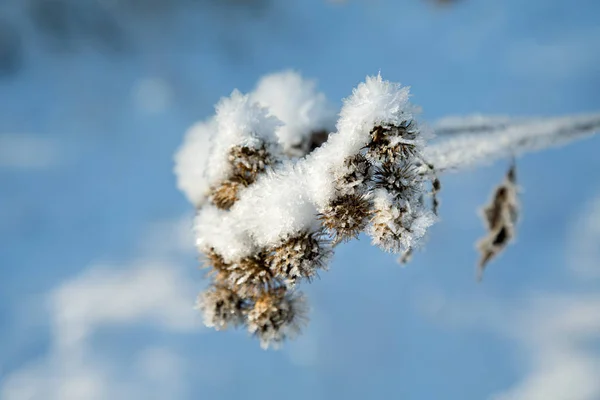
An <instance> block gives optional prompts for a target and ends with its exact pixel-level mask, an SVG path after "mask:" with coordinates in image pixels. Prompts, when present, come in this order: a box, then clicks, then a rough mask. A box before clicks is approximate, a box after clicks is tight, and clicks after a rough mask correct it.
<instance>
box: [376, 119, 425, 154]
mask: <svg viewBox="0 0 600 400" xmlns="http://www.w3.org/2000/svg"><path fill="white" fill-rule="evenodd" d="M418 134H419V131H418V129H417V127H416V124H415V123H414V122H413V121H404V122H402V123H401V124H400V125H399V126H376V127H374V128H373V130H372V131H371V142H369V144H367V146H366V148H367V152H366V156H367V158H369V159H372V160H375V161H389V162H396V161H398V160H402V159H408V158H412V157H413V156H414V155H415V152H416V147H415V145H414V144H413V143H410V142H411V141H414V140H415V139H416V138H417V136H418Z"/></svg>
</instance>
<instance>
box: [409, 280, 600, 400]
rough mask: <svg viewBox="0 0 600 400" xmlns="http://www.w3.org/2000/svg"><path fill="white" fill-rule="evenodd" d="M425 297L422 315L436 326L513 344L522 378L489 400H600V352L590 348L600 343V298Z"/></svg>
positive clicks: (535, 296) (552, 295)
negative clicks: (491, 334) (474, 331)
mask: <svg viewBox="0 0 600 400" xmlns="http://www.w3.org/2000/svg"><path fill="white" fill-rule="evenodd" d="M421 296H423V295H421ZM421 296H419V303H421V304H423V303H424V306H422V308H421V311H422V312H423V313H424V314H426V315H428V316H429V317H431V318H434V319H435V320H436V321H438V322H440V321H441V322H442V323H443V324H445V325H449V326H452V327H454V328H457V327H463V328H464V327H468V328H470V329H484V330H487V331H491V332H494V333H496V334H499V335H500V336H501V337H503V338H504V339H508V340H509V341H510V342H512V344H513V346H514V349H515V355H518V357H515V358H516V359H517V360H518V361H519V365H518V370H519V371H522V372H523V373H522V376H521V377H520V378H519V380H518V381H517V382H515V383H514V384H513V385H512V386H511V387H509V388H506V389H505V390H503V391H501V392H500V393H496V394H494V395H492V396H490V399H491V400H597V399H599V398H600V380H599V379H598V377H599V376H600V353H599V352H598V351H595V350H594V349H593V348H591V347H592V346H590V344H592V343H594V342H597V341H598V340H600V294H575V293H571V294H566V295H564V294H552V293H546V294H536V295H531V296H528V297H524V298H516V299H512V300H511V301H500V300H497V299H496V300H494V299H477V301H459V302H453V301H452V300H450V299H448V298H447V297H445V296H444V295H443V294H441V293H439V292H436V291H429V292H428V293H427V296H423V297H421ZM425 299H433V300H431V301H429V300H426V301H423V300H425Z"/></svg>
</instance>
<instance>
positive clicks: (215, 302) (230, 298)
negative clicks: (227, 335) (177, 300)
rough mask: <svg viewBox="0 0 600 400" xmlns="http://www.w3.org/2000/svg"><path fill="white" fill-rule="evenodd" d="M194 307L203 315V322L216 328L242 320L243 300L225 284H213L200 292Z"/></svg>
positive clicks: (224, 327) (234, 324) (225, 327)
mask: <svg viewBox="0 0 600 400" xmlns="http://www.w3.org/2000/svg"><path fill="white" fill-rule="evenodd" d="M196 307H197V308H198V309H199V310H201V311H202V314H203V315H204V324H205V325H206V326H209V327H214V328H215V329H216V330H221V329H227V328H228V327H229V326H239V325H241V324H242V323H243V321H244V300H243V299H242V298H241V297H240V296H238V294H237V293H236V292H235V291H234V290H232V289H231V288H229V287H227V286H223V285H213V286H212V287H210V288H209V289H208V290H206V291H204V292H202V293H201V294H200V295H199V296H198V301H197V304H196Z"/></svg>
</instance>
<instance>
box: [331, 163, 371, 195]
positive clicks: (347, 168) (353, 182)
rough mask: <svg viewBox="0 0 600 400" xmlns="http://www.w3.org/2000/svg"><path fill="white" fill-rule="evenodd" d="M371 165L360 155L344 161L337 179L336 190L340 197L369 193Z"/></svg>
mask: <svg viewBox="0 0 600 400" xmlns="http://www.w3.org/2000/svg"><path fill="white" fill-rule="evenodd" d="M370 171H371V163H370V162H369V161H368V160H367V159H366V158H365V156H364V155H362V154H360V153H358V154H355V155H353V156H351V157H348V158H346V159H345V160H344V165H343V168H341V169H340V171H339V172H338V174H337V176H336V178H335V189H336V191H337V192H338V194H339V195H341V196H344V195H353V194H363V193H365V192H366V191H368V189H369V187H368V184H369V181H370V179H371V177H370Z"/></svg>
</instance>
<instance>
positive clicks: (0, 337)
mask: <svg viewBox="0 0 600 400" xmlns="http://www.w3.org/2000/svg"><path fill="white" fill-rule="evenodd" d="M99 4H100V3H99ZM107 4H108V3H107ZM207 4H208V3H206V2H205V3H203V5H200V6H197V7H181V8H178V9H177V10H175V11H173V12H172V13H170V14H168V15H163V16H162V17H161V18H158V17H153V18H146V19H144V18H129V19H127V18H124V17H123V18H121V19H119V22H120V23H121V24H122V29H123V32H125V33H126V35H127V36H126V37H127V38H128V41H127V43H128V46H129V47H128V48H127V51H125V52H123V53H118V54H114V53H111V52H106V51H99V50H98V49H97V48H95V47H90V46H89V44H88V42H87V41H85V40H84V39H81V40H80V42H77V43H76V44H75V46H74V50H71V51H60V50H56V49H53V48H52V46H48V45H47V44H45V43H44V42H43V40H42V39H41V37H40V35H39V33H38V32H36V31H35V29H34V28H33V27H32V25H31V23H30V22H29V20H28V19H27V18H25V16H24V15H25V14H24V13H25V7H24V6H23V3H22V2H19V1H17V0H12V1H5V2H3V3H2V4H0V16H1V17H5V20H8V21H11V24H12V26H13V27H15V29H17V30H18V32H19V33H20V37H21V43H22V48H23V50H22V53H21V60H22V64H21V67H20V68H19V70H18V71H17V72H15V73H13V74H11V75H6V76H3V77H2V78H0V243H1V244H0V399H2V400H21V399H44V400H48V399H49V400H53V399H60V400H71V399H86V400H87V399H132V398H136V399H137V398H140V399H237V398H241V397H244V398H247V399H255V398H256V399H271V398H280V399H281V398H285V399H306V398H311V399H332V398H342V399H365V398H374V399H375V398H401V399H411V400H413V399H414V400H420V399H457V400H469V399H473V400H478V399H496V400H538V399H540V400H541V399H544V400H563V399H564V400H580V399H581V400H597V399H600V379H599V378H598V377H600V250H599V249H600V180H599V178H598V177H599V176H600V155H599V152H600V137H595V138H592V139H589V140H585V141H582V142H578V143H574V144H571V145H569V146H567V147H564V148H561V149H553V150H548V151H545V152H542V153H537V154H530V155H527V156H526V157H524V158H523V159H521V160H519V162H518V178H519V183H520V185H521V186H522V188H523V191H522V196H521V201H522V207H523V216H522V220H521V223H520V225H519V231H518V238H517V242H516V243H515V244H514V245H512V246H511V247H510V248H509V249H508V251H507V252H506V253H505V254H503V255H502V256H501V257H500V258H499V259H498V260H497V261H495V262H493V263H492V264H491V265H490V266H489V268H488V270H487V271H486V275H485V278H484V281H483V282H482V283H480V284H477V283H476V282H475V279H474V277H475V263H476V260H477V254H476V252H475V250H474V243H475V241H476V240H477V239H478V238H479V237H480V236H481V235H482V233H483V227H482V225H481V222H480V221H479V219H478V216H477V213H476V210H477V209H478V208H479V207H480V206H481V205H483V204H484V203H485V202H487V200H488V198H489V196H490V193H491V190H492V188H493V187H494V185H495V184H497V183H498V182H500V180H501V179H502V176H503V174H504V172H505V170H506V168H507V163H506V162H501V163H497V164H495V165H493V166H490V167H486V168H483V169H478V170H474V171H467V172H462V173H460V174H456V175H447V176H443V180H442V183H443V190H442V193H441V199H442V205H441V217H442V221H441V222H440V223H439V224H437V225H436V226H435V227H434V228H433V229H432V230H431V232H430V238H429V241H428V243H427V246H426V249H425V251H424V252H422V253H419V254H417V255H416V257H415V258H414V260H413V261H412V262H411V263H410V264H409V265H408V266H407V267H405V268H403V267H400V266H399V265H398V264H396V262H395V257H394V256H392V255H389V254H385V253H382V252H381V251H379V250H378V249H377V248H374V247H371V246H370V244H369V242H368V240H367V238H362V237H361V239H360V240H359V241H356V242H352V243H350V244H346V245H344V246H341V247H340V248H339V249H338V250H337V252H336V255H335V258H334V261H333V264H332V265H331V269H330V271H329V272H327V273H323V274H322V275H321V279H320V280H317V281H316V282H314V283H313V284H312V285H309V286H306V287H305V288H304V289H303V290H305V292H306V293H307V294H308V295H309V298H310V301H311V305H312V308H313V310H312V312H311V323H310V325H309V326H308V327H307V329H306V330H305V333H304V335H303V336H302V337H300V338H299V339H297V340H296V341H294V342H290V343H288V344H286V345H285V346H284V348H283V349H282V350H280V351H263V350H261V349H260V347H259V345H258V342H257V341H256V340H253V339H251V338H249V337H248V335H247V334H246V333H245V332H239V331H238V332H236V331H232V332H216V333H215V332H213V331H211V330H208V329H206V328H203V327H202V326H201V317H200V316H199V315H198V314H197V313H196V312H194V310H192V306H193V304H194V301H195V296H196V293H197V292H198V291H199V290H201V289H202V287H203V286H204V285H205V282H204V281H203V279H202V272H201V271H199V270H198V268H197V266H198V262H197V255H196V254H195V252H194V250H193V246H192V242H193V238H192V237H191V230H190V229H191V223H192V222H191V218H192V215H193V211H192V209H191V206H190V205H188V204H187V202H186V201H185V199H184V197H183V195H182V194H181V193H179V192H178V191H177V190H176V188H175V180H174V176H173V173H172V167H173V161H172V157H173V153H174V152H175V150H176V149H177V147H178V146H179V144H180V143H181V140H182V137H183V134H184V132H185V130H186V129H187V128H188V127H189V126H190V125H191V124H192V123H194V122H196V121H198V120H201V119H204V118H206V117H207V116H209V115H211V114H212V112H213V104H214V103H215V102H216V101H217V100H218V99H219V98H220V97H221V96H224V95H227V94H229V93H230V92H231V90H232V89H234V88H239V89H240V90H242V91H248V90H251V89H252V87H253V86H254V84H255V82H256V81H257V80H258V79H259V78H260V77H261V76H262V75H264V74H267V73H270V72H275V71H279V70H282V69H287V68H293V69H296V70H298V71H300V72H302V73H303V75H305V76H307V77H311V78H316V79H317V80H318V81H319V87H320V88H321V90H322V91H324V92H325V93H326V94H327V96H328V98H329V99H330V100H332V101H334V102H336V103H337V104H338V105H339V104H341V99H342V98H343V97H345V96H347V95H348V94H350V92H351V90H352V88H353V87H354V86H355V85H356V84H358V83H359V82H360V81H361V80H363V79H364V77H365V76H366V75H367V74H376V73H377V72H379V71H381V73H382V75H383V76H384V78H386V79H389V80H393V81H399V82H401V83H403V84H405V85H410V86H411V87H412V93H413V101H414V102H415V103H416V104H419V105H421V106H422V107H423V119H424V120H425V121H432V122H433V121H435V120H436V119H438V118H441V117H445V116H449V115H466V114H472V113H484V114H501V115H511V116H558V115H563V114H571V113H584V112H594V111H600V19H599V18H598V15H599V14H600V3H598V2H597V1H596V0H579V1H577V2H572V1H566V0H561V1H558V0H552V1H549V0H548V1H546V0H533V1H528V2H522V1H517V0H512V1H504V2H499V1H491V0H462V1H457V2H456V4H454V5H451V6H445V7H439V6H435V5H434V4H432V3H429V2H427V1H421V0H405V1H392V0H388V1H385V0H378V1H372V2H369V1H366V0H364V1H360V0H353V1H352V0H349V1H347V2H346V3H344V4H333V3H328V2H325V1H322V0H311V1H308V0H307V1H302V2H291V1H290V2H283V1H282V2H276V1H271V2H266V3H265V4H266V6H265V7H264V8H261V9H259V10H251V9H248V8H244V7H241V8H240V7H239V6H238V7H237V8H233V6H214V4H213V5H212V6H209V5H207Z"/></svg>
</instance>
